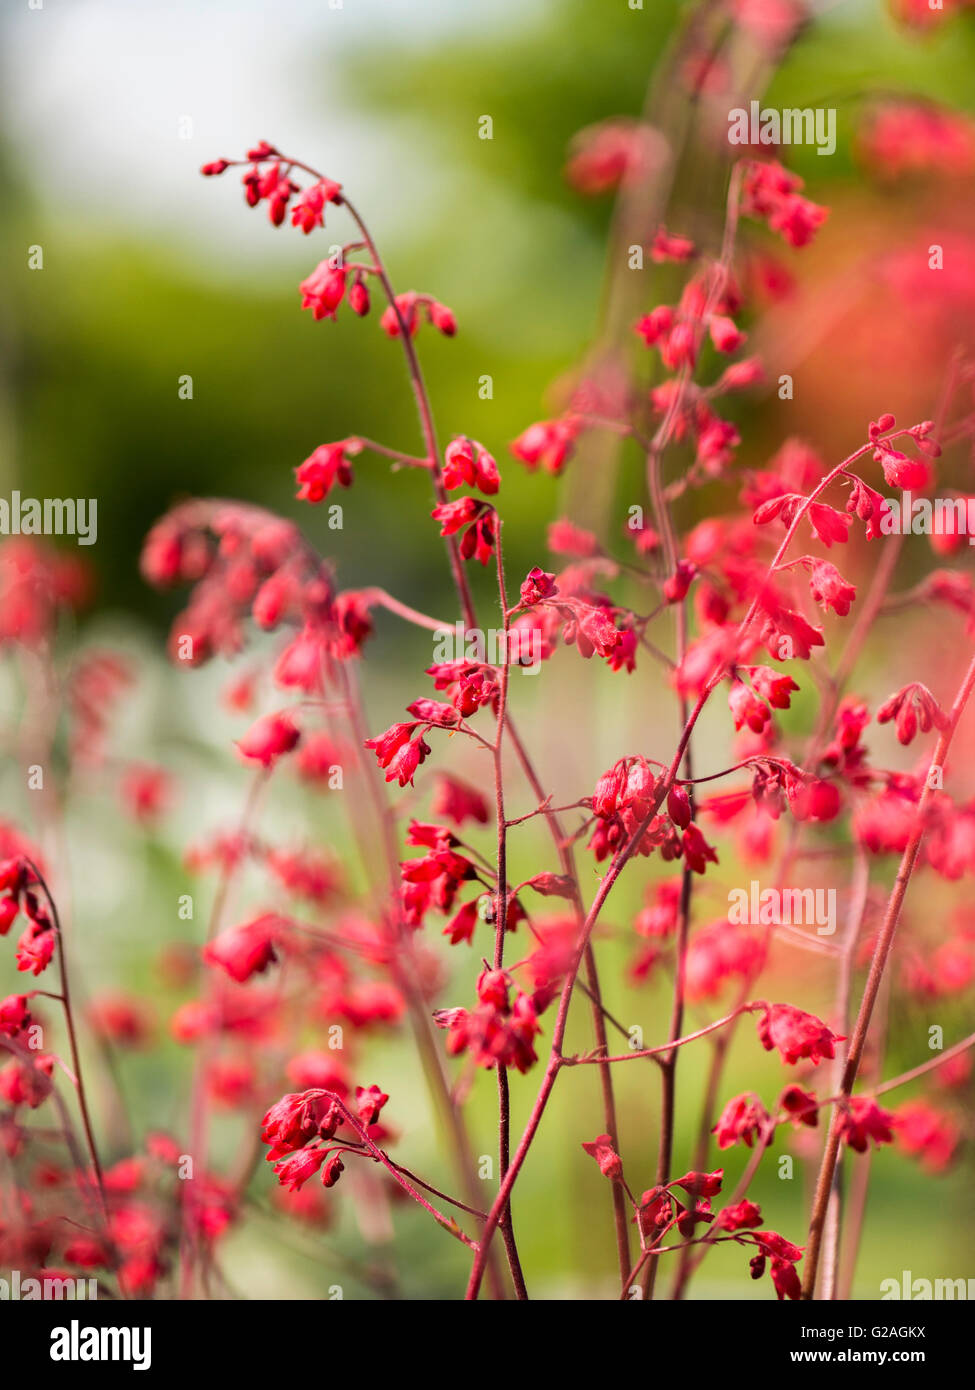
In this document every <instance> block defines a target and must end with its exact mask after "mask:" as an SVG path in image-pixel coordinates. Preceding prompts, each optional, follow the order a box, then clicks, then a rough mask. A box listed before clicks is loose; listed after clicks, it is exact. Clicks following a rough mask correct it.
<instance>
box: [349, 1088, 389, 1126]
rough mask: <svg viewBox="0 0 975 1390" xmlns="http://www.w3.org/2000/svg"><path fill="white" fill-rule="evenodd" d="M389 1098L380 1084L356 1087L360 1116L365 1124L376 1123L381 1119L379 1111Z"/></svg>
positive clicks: (357, 1106)
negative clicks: (380, 1087)
mask: <svg viewBox="0 0 975 1390" xmlns="http://www.w3.org/2000/svg"><path fill="white" fill-rule="evenodd" d="M388 1100H389V1096H387V1095H386V1094H385V1093H384V1092H383V1091H381V1090H380V1089H379V1087H378V1086H375V1085H373V1086H357V1087H356V1088H355V1103H356V1108H357V1109H358V1111H359V1118H360V1120H361V1121H362V1123H363V1124H364V1125H374V1124H375V1123H376V1121H377V1120H378V1119H379V1112H380V1110H382V1108H383V1106H384V1105H385V1104H386V1102H387V1101H388Z"/></svg>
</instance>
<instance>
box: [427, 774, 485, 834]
mask: <svg viewBox="0 0 975 1390" xmlns="http://www.w3.org/2000/svg"><path fill="white" fill-rule="evenodd" d="M431 810H432V812H433V814H434V815H435V816H446V818H447V819H448V820H452V821H453V822H454V824H455V825H463V824H464V822H465V821H467V820H473V821H476V822H477V824H478V825H487V823H488V816H489V810H488V804H487V801H486V799H485V798H484V797H483V796H482V795H481V793H480V792H479V791H478V790H477V789H476V788H475V787H471V786H468V784H467V783H466V782H462V781H461V780H460V779H459V778H458V777H453V776H451V775H450V774H449V773H446V772H441V773H438V774H437V782H436V789H435V791H434V793H433V801H432V803H431Z"/></svg>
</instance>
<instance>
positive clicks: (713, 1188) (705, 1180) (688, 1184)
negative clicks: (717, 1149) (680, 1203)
mask: <svg viewBox="0 0 975 1390" xmlns="http://www.w3.org/2000/svg"><path fill="white" fill-rule="evenodd" d="M723 1181H724V1169H723V1168H716V1169H715V1170H714V1172H713V1173H685V1174H684V1176H683V1177H682V1178H675V1179H674V1181H673V1182H672V1183H671V1184H670V1186H671V1187H682V1188H683V1189H684V1191H685V1192H686V1193H687V1194H688V1195H689V1196H691V1197H716V1196H717V1195H718V1193H719V1192H720V1191H721V1184H722V1182H723Z"/></svg>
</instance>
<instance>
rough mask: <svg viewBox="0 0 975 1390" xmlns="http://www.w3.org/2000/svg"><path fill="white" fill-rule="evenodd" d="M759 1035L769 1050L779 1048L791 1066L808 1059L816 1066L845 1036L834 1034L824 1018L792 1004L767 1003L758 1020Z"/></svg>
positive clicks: (831, 1055) (833, 1054)
mask: <svg viewBox="0 0 975 1390" xmlns="http://www.w3.org/2000/svg"><path fill="white" fill-rule="evenodd" d="M758 1038H759V1041H760V1042H761V1044H762V1046H763V1047H764V1048H765V1050H766V1052H771V1051H772V1049H773V1048H778V1050H779V1051H780V1052H781V1054H782V1060H783V1061H784V1062H788V1063H789V1064H790V1065H795V1063H796V1062H799V1061H801V1060H802V1059H803V1058H808V1059H809V1061H810V1062H812V1064H813V1066H817V1065H818V1064H819V1063H820V1062H821V1061H823V1060H824V1059H827V1060H829V1059H832V1057H833V1056H835V1052H834V1045H835V1044H836V1043H838V1042H845V1041H846V1040H845V1038H841V1037H839V1036H837V1034H836V1033H833V1032H832V1031H831V1030H830V1029H829V1028H827V1026H826V1024H825V1023H824V1022H823V1021H822V1019H820V1018H817V1017H816V1016H815V1014H807V1013H805V1012H804V1010H802V1009H797V1008H795V1006H794V1005H792V1004H764V1005H762V1015H761V1017H760V1018H759V1020H758Z"/></svg>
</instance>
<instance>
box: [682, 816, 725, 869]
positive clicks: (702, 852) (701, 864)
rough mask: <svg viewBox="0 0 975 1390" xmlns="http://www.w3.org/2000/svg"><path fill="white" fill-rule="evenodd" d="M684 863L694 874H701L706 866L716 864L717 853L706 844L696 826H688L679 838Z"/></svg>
mask: <svg viewBox="0 0 975 1390" xmlns="http://www.w3.org/2000/svg"><path fill="white" fill-rule="evenodd" d="M681 843H682V845H683V847H684V863H685V864H686V865H687V867H688V868H689V869H691V870H693V872H694V873H696V874H703V873H704V872H705V871H706V869H707V866H708V864H717V862H718V855H717V851H716V850H715V849H714V848H713V847H712V846H711V845H709V844H708V842H707V840H705V838H704V836H703V835H702V834H701V832H700V830H699V829H698V827H697V826H696V825H693V824H691V825H689V826H688V827H687V829H686V830H685V831H684V834H683V836H682V837H681Z"/></svg>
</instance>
